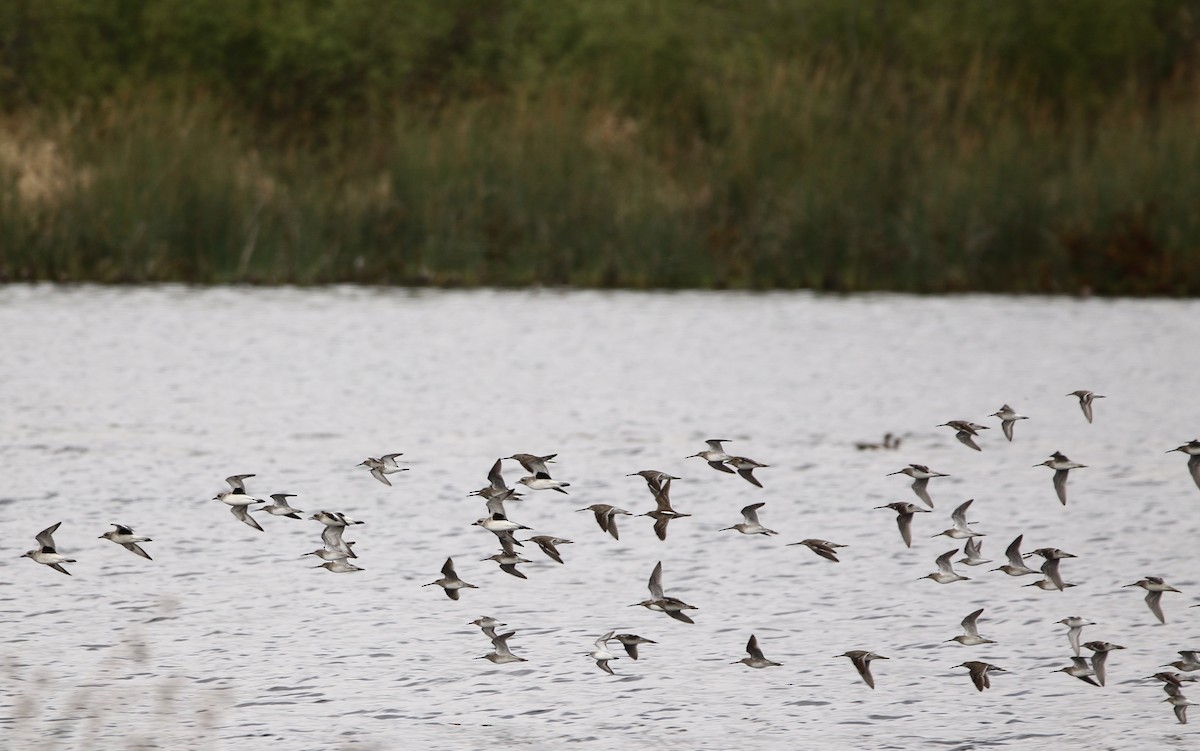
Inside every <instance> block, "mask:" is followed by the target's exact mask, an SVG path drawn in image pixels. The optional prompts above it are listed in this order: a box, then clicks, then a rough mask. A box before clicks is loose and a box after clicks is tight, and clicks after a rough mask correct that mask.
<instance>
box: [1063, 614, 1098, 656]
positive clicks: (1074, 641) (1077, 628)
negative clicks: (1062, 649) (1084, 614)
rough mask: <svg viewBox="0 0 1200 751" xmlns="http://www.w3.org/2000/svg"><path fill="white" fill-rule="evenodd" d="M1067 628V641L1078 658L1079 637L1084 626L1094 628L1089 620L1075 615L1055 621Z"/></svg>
mask: <svg viewBox="0 0 1200 751" xmlns="http://www.w3.org/2000/svg"><path fill="white" fill-rule="evenodd" d="M1055 623H1061V624H1063V625H1064V626H1066V627H1067V641H1069V642H1070V643H1071V649H1073V650H1075V656H1076V657H1078V656H1079V635H1080V634H1081V633H1082V632H1083V627H1084V626H1095V625H1096V624H1094V623H1092V622H1091V621H1089V620H1086V619H1084V618H1080V617H1079V616H1077V615H1072V616H1068V617H1066V618H1063V619H1062V620H1061V621H1055Z"/></svg>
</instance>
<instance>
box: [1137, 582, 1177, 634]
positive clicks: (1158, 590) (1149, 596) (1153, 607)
mask: <svg viewBox="0 0 1200 751" xmlns="http://www.w3.org/2000/svg"><path fill="white" fill-rule="evenodd" d="M1125 586H1126V587H1141V588H1142V589H1144V590H1146V605H1148V606H1149V607H1150V612H1151V613H1154V616H1155V617H1156V618H1158V621H1159V623H1166V622H1167V619H1166V618H1164V617H1163V611H1162V595H1163V592H1178V591H1179V590H1178V589H1175V588H1174V587H1172V586H1171V585H1170V584H1167V583H1166V582H1165V581H1163V580H1162V577H1159V576H1147V577H1146V578H1145V579H1141V580H1139V581H1135V582H1134V583H1133V584H1126V585H1125Z"/></svg>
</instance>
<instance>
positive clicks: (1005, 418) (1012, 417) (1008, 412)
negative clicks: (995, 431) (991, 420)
mask: <svg viewBox="0 0 1200 751" xmlns="http://www.w3.org/2000/svg"><path fill="white" fill-rule="evenodd" d="M991 416H992V417H999V418H1000V429H1001V430H1003V431H1004V437H1005V438H1007V439H1008V440H1009V442H1010V443H1011V442H1012V437H1013V425H1015V424H1016V422H1017V420H1028V419H1029V418H1028V417H1026V416H1025V415H1018V414H1017V413H1016V411H1015V410H1014V409H1013V408H1012V407H1010V406H1008V405H1007V404H1005V405H1004V406H1002V407H1001V408H1000V409H998V410H996V411H995V412H993V413H992V414H991Z"/></svg>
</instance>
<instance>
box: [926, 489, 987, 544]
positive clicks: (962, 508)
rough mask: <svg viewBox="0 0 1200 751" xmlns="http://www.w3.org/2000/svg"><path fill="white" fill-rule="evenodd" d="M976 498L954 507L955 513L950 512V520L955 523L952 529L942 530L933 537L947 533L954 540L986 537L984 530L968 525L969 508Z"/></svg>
mask: <svg viewBox="0 0 1200 751" xmlns="http://www.w3.org/2000/svg"><path fill="white" fill-rule="evenodd" d="M974 502H975V499H974V498H972V499H971V500H969V501H967V502H965V503H962V504H959V506H958V508H956V509H954V513H952V514H950V521H951V522H952V523H953V524H954V526H953V527H951V528H950V529H946V530H942V531H941V532H938V533H937V534H936V535H932V537H941V536H942V535H945V536H946V537H949V538H951V539H954V540H965V539H967V538H968V537H984V536H985V535H984V534H983V533H982V532H976V531H975V530H973V529H970V528H969V527H967V509H969V508H971V504H972V503H974Z"/></svg>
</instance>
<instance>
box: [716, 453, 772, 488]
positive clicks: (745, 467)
mask: <svg viewBox="0 0 1200 751" xmlns="http://www.w3.org/2000/svg"><path fill="white" fill-rule="evenodd" d="M725 463H726V464H728V465H729V466H731V467H733V468H734V469H736V470H737V473H738V476H740V477H741V478H742V479H743V480H745V481H746V482H748V483H750V484H751V485H757V486H758V487H760V488H761V487H762V483H761V482H759V481H758V478H757V477H755V476H754V474H753V472H754V470H756V469H758V468H760V467H768V466H770V465H768V464H760V463H758V462H756V461H754V460H753V459H747V458H746V457H744V456H731V457H729V458H728V459H726V460H725Z"/></svg>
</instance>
